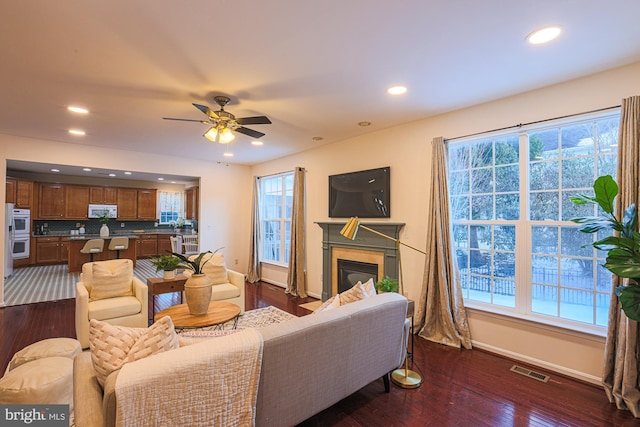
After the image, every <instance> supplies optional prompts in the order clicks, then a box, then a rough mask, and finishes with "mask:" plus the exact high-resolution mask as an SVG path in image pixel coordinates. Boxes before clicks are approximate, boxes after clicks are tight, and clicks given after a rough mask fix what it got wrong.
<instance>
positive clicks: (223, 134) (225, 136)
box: [220, 127, 235, 144]
mask: <svg viewBox="0 0 640 427" xmlns="http://www.w3.org/2000/svg"><path fill="white" fill-rule="evenodd" d="M234 139H235V136H234V135H233V132H231V129H229V128H228V127H224V128H222V130H220V143H221V144H228V143H230V142H231V141H233V140H234Z"/></svg>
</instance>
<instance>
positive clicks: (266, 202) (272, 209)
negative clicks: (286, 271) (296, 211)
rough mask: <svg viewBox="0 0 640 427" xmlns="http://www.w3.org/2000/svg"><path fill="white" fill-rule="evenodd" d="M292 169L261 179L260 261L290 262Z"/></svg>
mask: <svg viewBox="0 0 640 427" xmlns="http://www.w3.org/2000/svg"><path fill="white" fill-rule="evenodd" d="M292 199H293V172H287V173H283V174H278V175H272V176H267V177H262V178H260V199H259V200H260V221H261V233H262V236H261V246H260V261H267V262H273V263H276V264H282V265H286V264H287V263H288V262H289V247H290V239H291V212H292Z"/></svg>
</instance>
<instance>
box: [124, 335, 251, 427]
mask: <svg viewBox="0 0 640 427" xmlns="http://www.w3.org/2000/svg"><path fill="white" fill-rule="evenodd" d="M262 348H263V342H262V335H260V333H259V332H257V331H256V330H255V329H244V330H242V331H240V332H238V333H236V334H233V335H229V336H226V337H221V338H215V339H210V340H206V341H204V342H200V343H198V344H193V345H190V346H186V347H181V348H179V349H175V350H171V351H167V352H164V353H160V354H156V355H154V356H151V357H148V358H145V359H141V360H138V361H135V362H132V363H129V364H126V365H124V366H123V367H122V369H121V371H120V373H119V374H118V378H117V380H116V386H115V391H116V397H117V400H118V409H117V414H116V425H117V426H118V427H124V426H142V425H167V426H178V425H188V426H207V427H209V426H212V425H216V426H228V425H236V426H253V425H255V415H256V398H257V393H258V383H259V380H260V368H261V366H262Z"/></svg>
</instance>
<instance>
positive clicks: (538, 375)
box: [511, 365, 549, 383]
mask: <svg viewBox="0 0 640 427" xmlns="http://www.w3.org/2000/svg"><path fill="white" fill-rule="evenodd" d="M511 372H515V373H517V374H520V375H524V376H525V377H529V378H533V379H534V380H538V381H542V382H543V383H546V382H547V381H549V376H548V375H544V374H541V373H540V372H535V371H531V370H529V369H527V368H523V367H522V366H518V365H513V366H512V367H511Z"/></svg>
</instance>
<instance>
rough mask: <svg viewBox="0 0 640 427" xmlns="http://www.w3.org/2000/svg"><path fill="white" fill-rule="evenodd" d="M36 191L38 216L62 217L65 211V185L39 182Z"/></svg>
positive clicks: (42, 217) (43, 217)
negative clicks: (37, 190)
mask: <svg viewBox="0 0 640 427" xmlns="http://www.w3.org/2000/svg"><path fill="white" fill-rule="evenodd" d="M39 187H40V188H39V192H38V218H41V219H62V218H63V217H64V213H65V200H66V198H65V186H64V185H63V184H52V183H44V182H43V183H40V185H39Z"/></svg>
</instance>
